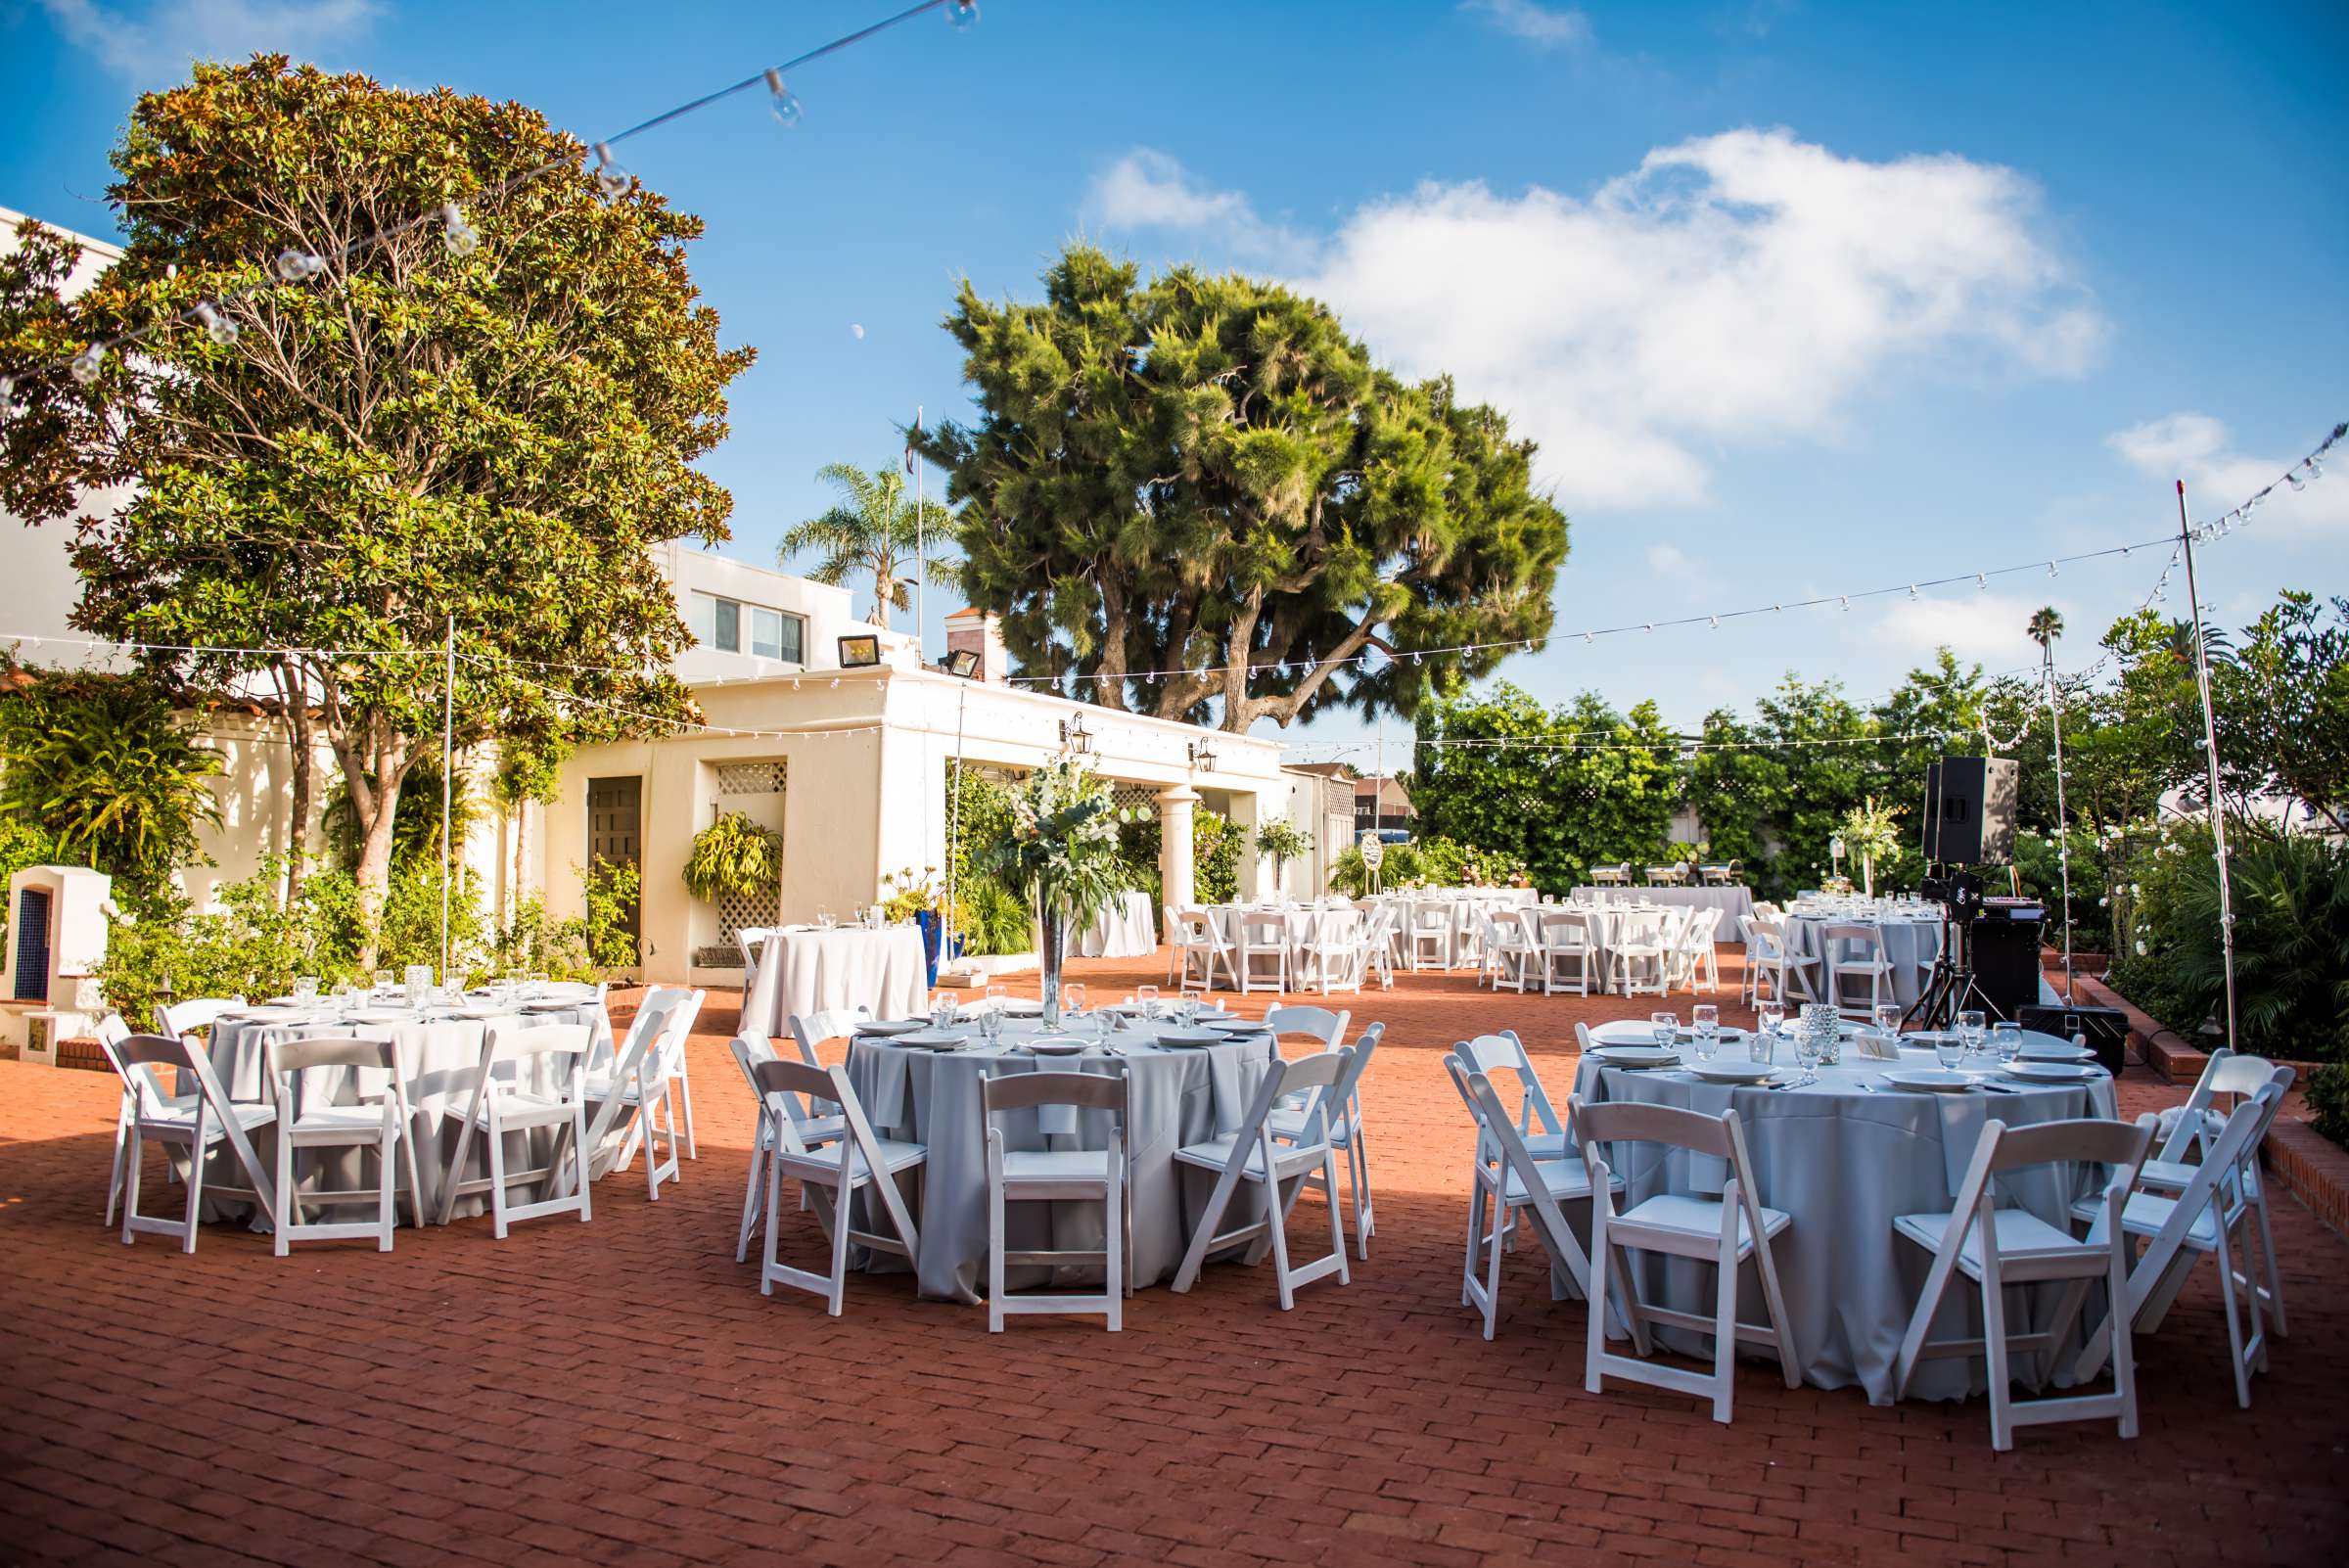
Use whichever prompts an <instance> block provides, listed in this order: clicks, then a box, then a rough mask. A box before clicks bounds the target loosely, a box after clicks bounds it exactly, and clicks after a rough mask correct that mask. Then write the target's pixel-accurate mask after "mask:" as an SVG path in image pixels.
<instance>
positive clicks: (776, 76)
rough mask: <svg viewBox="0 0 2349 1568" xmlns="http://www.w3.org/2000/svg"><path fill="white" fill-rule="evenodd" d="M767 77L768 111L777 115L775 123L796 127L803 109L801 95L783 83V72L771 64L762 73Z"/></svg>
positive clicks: (787, 128)
mask: <svg viewBox="0 0 2349 1568" xmlns="http://www.w3.org/2000/svg"><path fill="white" fill-rule="evenodd" d="M760 74H761V75H763V76H764V77H765V79H766V95H767V103H766V112H767V113H768V114H770V115H774V116H775V123H776V124H778V125H780V126H782V127H783V128H784V129H785V130H791V129H794V128H796V127H797V126H798V125H799V123H800V116H801V114H802V111H801V109H800V100H799V95H798V94H796V93H794V92H793V91H792V90H791V89H790V88H788V87H786V86H784V85H783V72H781V71H779V70H777V69H774V67H772V66H769V67H767V69H765V70H764V71H762V72H761V73H760Z"/></svg>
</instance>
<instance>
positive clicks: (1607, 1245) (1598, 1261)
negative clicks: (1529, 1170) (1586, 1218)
mask: <svg viewBox="0 0 2349 1568" xmlns="http://www.w3.org/2000/svg"><path fill="white" fill-rule="evenodd" d="M1591 1186H1592V1188H1593V1189H1594V1190H1593V1192H1592V1195H1591V1203H1590V1262H1591V1270H1590V1273H1591V1280H1592V1284H1593V1286H1594V1288H1593V1289H1592V1290H1591V1292H1590V1317H1589V1324H1588V1325H1587V1327H1586V1328H1585V1331H1584V1337H1583V1392H1584V1393H1586V1394H1597V1393H1601V1392H1603V1391H1604V1388H1605V1383H1606V1378H1605V1375H1604V1373H1603V1372H1602V1371H1601V1370H1600V1368H1601V1366H1602V1365H1603V1364H1604V1361H1605V1358H1606V1354H1607V1283H1606V1282H1607V1278H1608V1276H1609V1275H1611V1274H1612V1273H1613V1272H1614V1271H1615V1259H1614V1252H1615V1248H1614V1244H1613V1243H1611V1242H1609V1241H1608V1240H1607V1195H1606V1193H1605V1192H1604V1191H1603V1190H1596V1189H1597V1187H1598V1183H1597V1182H1595V1181H1594V1182H1592V1183H1591ZM1625 1287H1626V1293H1627V1294H1628V1293H1629V1287H1630V1281H1629V1280H1626V1281H1625ZM1625 1306H1626V1309H1627V1312H1628V1313H1629V1314H1630V1316H1631V1321H1632V1322H1637V1321H1638V1317H1637V1311H1636V1309H1635V1308H1632V1307H1631V1305H1630V1303H1628V1302H1627V1303H1626V1304H1625Z"/></svg>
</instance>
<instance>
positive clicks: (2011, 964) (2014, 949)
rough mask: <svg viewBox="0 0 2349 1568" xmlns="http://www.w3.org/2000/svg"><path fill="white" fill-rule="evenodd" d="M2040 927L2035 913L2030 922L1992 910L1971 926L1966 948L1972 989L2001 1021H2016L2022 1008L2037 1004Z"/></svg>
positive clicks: (2041, 923)
mask: <svg viewBox="0 0 2349 1568" xmlns="http://www.w3.org/2000/svg"><path fill="white" fill-rule="evenodd" d="M2043 924H2044V922H2043V921H2042V920H2041V919H2040V918H2039V917H2038V915H2037V914H2036V912H2035V913H2034V914H2033V916H2032V918H2030V919H2027V920H2017V919H2014V918H2012V917H2011V916H2009V915H2007V914H2005V913H2004V911H2001V910H1996V909H1994V910H1990V911H1988V912H1987V913H1985V914H1984V915H1983V916H1982V917H1981V918H1980V919H1979V920H1976V921H1975V922H1974V926H1973V933H1972V937H1973V940H1972V942H1971V943H1970V944H1969V945H1970V947H1971V950H1972V958H1973V964H1974V985H1975V987H1976V989H1978V990H1979V991H1980V992H1982V998H1983V1000H1985V1001H1987V1002H1989V1003H1990V1005H1991V1008H1992V1010H1993V1011H1995V1012H1996V1013H1997V1014H1998V1015H1999V1016H2000V1017H2001V1018H2019V1017H2020V1016H2021V1014H2022V1011H2023V1009H2024V1008H2026V1007H2035V1006H2037V1005H2038V1004H2039V934H2040V928H2041V926H2042V925H2043Z"/></svg>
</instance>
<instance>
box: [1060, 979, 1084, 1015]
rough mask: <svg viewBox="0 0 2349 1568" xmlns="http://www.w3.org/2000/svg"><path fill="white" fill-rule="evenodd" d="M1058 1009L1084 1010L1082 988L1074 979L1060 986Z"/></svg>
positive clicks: (1075, 1011) (1066, 1010)
mask: <svg viewBox="0 0 2349 1568" xmlns="http://www.w3.org/2000/svg"><path fill="white" fill-rule="evenodd" d="M1060 1010H1061V1011H1062V1012H1064V1013H1082V1012H1083V1011H1084V988H1083V987H1082V986H1081V985H1079V984H1078V983H1077V982H1076V981H1074V980H1072V981H1070V982H1069V983H1068V984H1067V985H1065V986H1063V987H1061V988H1060Z"/></svg>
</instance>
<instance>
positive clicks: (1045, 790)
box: [972, 754, 1129, 926]
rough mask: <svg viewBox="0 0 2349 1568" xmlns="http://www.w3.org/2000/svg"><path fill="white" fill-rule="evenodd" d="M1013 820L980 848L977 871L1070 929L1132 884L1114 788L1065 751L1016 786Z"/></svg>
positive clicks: (1013, 788)
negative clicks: (1112, 795) (1120, 835)
mask: <svg viewBox="0 0 2349 1568" xmlns="http://www.w3.org/2000/svg"><path fill="white" fill-rule="evenodd" d="M1010 794H1011V816H1010V820H1009V821H1007V822H1005V823H1003V824H1002V825H1001V826H1000V827H999V828H998V829H997V830H996V832H995V834H994V835H993V837H991V838H990V839H988V840H987V841H986V842H985V843H984V844H981V845H980V846H979V847H978V851H977V853H976V855H975V856H974V858H973V865H972V869H974V870H976V871H978V872H980V873H981V874H982V875H985V876H990V877H993V878H994V879H996V880H997V881H999V882H1001V883H1002V884H1003V886H1004V887H1006V888H1008V889H1010V890H1011V891H1012V892H1014V893H1016V894H1018V895H1019V896H1020V897H1021V898H1022V899H1025V900H1026V901H1027V902H1028V904H1029V905H1030V906H1031V907H1032V908H1035V909H1036V910H1038V911H1048V912H1050V913H1053V914H1056V915H1059V916H1060V917H1062V918H1063V919H1065V920H1067V921H1068V922H1069V923H1070V924H1071V925H1072V926H1082V925H1083V924H1085V923H1086V922H1088V921H1090V920H1091V919H1092V918H1093V917H1094V916H1095V915H1097V914H1099V913H1100V912H1101V910H1102V909H1103V908H1104V907H1105V906H1106V905H1107V904H1108V903H1109V901H1110V899H1113V898H1115V897H1116V896H1117V895H1119V894H1121V893H1123V892H1125V891H1126V889H1127V888H1128V885H1129V884H1128V881H1127V877H1126V861H1125V856H1124V855H1123V854H1122V853H1120V850H1119V845H1118V825H1119V818H1120V813H1119V811H1118V809H1117V807H1115V806H1114V805H1113V804H1112V803H1111V799H1110V791H1109V784H1108V782H1107V781H1106V780H1104V779H1101V778H1098V777H1096V776H1095V775H1094V774H1093V773H1092V772H1091V771H1090V770H1089V769H1087V768H1086V766H1085V765H1084V763H1083V761H1082V760H1081V759H1079V758H1077V757H1075V756H1072V755H1068V754H1063V755H1061V756H1059V757H1056V758H1054V759H1053V760H1052V761H1049V762H1046V763H1045V764H1044V765H1043V766H1041V767H1038V768H1036V770H1035V771H1034V772H1032V773H1030V774H1029V775H1028V776H1027V777H1026V778H1024V779H1022V780H1020V782H1019V783H1018V784H1016V785H1014V786H1012V787H1011V792H1010Z"/></svg>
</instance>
